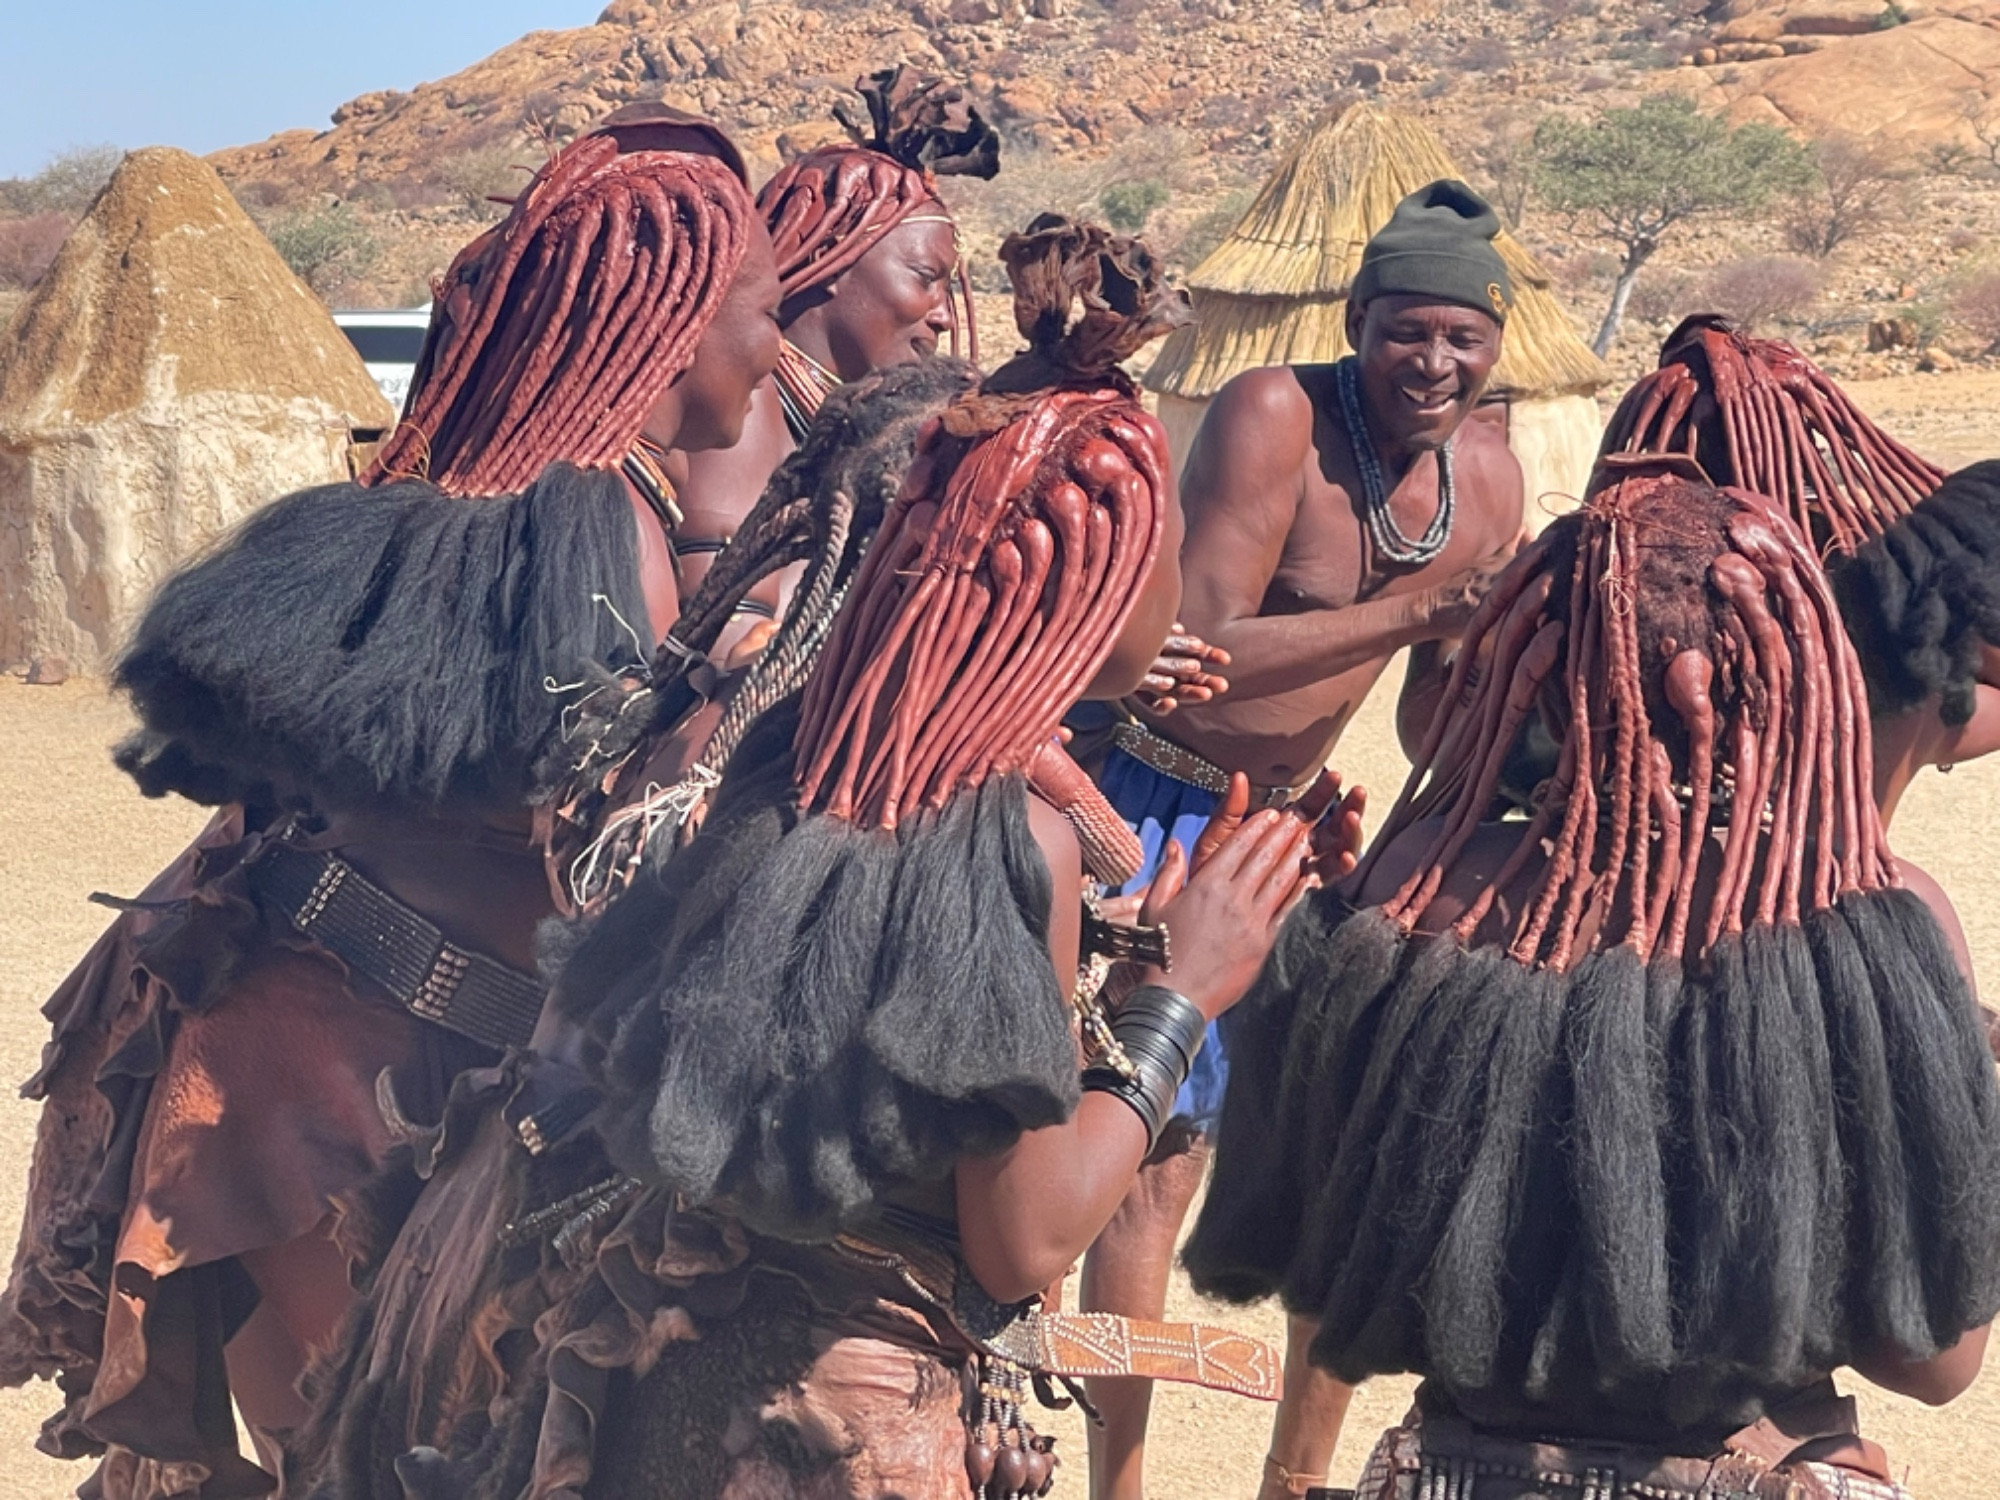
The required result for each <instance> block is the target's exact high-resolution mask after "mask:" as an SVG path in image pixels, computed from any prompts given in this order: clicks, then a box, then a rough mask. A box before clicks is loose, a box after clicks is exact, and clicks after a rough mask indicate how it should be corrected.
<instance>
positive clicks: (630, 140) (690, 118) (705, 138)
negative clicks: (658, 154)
mask: <svg viewBox="0 0 2000 1500" xmlns="http://www.w3.org/2000/svg"><path fill="white" fill-rule="evenodd" d="M588 133H589V134H591V135H608V136H610V137H611V138H612V140H614V141H616V142H617V143H618V150H619V151H620V153H621V154H622V153H624V152H627V151H687V152H691V153H693V154H694V155H696V156H713V157H715V158H716V159H717V160H718V161H720V162H721V163H722V164H723V165H724V166H725V167H727V168H729V170H730V171H732V172H734V173H735V174H736V176H737V178H738V180H739V181H741V182H742V184H743V185H744V186H745V187H748V186H750V172H749V169H748V168H747V167H746V166H745V165H744V163H743V153H742V152H741V151H738V150H737V149H736V143H735V142H734V141H732V140H730V138H729V137H728V135H727V134H725V133H724V131H723V129H722V127H721V126H720V125H718V124H716V123H715V122H714V121H713V120H708V119H704V118H702V117H701V116H700V115H696V114H689V113H688V112H687V111H686V110H684V109H676V108H675V107H674V106H673V105H671V104H666V103H663V102H661V101H659V100H652V99H647V100H641V101H640V102H638V103H636V104H627V105H623V106H621V107H620V108H618V109H614V110H613V111H611V113H610V114H608V115H606V116H605V117H604V118H603V119H601V120H599V121H598V122H597V124H596V125H594V126H592V127H591V129H590V131H589V132H588Z"/></svg>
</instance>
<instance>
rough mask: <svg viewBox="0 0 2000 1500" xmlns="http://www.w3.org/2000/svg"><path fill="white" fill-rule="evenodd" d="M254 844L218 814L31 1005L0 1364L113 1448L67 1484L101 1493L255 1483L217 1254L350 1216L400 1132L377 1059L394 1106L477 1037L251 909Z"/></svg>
mask: <svg viewBox="0 0 2000 1500" xmlns="http://www.w3.org/2000/svg"><path fill="white" fill-rule="evenodd" d="M260 841H261V837H260V833H259V831H257V830H254V829H251V830H246V829H245V827H244V818H243V814H242V811H241V810H240V809H225V810H224V811H222V812H221V813H219V814H218V815H217V816H216V818H215V820H214V821H213V822H212V823H211V824H210V825H209V827H208V828H207V829H206V830H205V831H204V832H203V833H202V835H201V836H200V838H198V839H197V840H196V841H195V843H194V844H193V845H192V846H190V848H189V849H188V850H187V851H186V852H185V853H184V854H183V855H182V856H181V857H180V858H179V859H177V860H176V861H175V862H174V863H173V864H172V865H171V866H169V867H168V869H166V870H165V871H163V872H162V873H161V874H160V876H159V877H158V878H156V879H155V880H154V882H153V883H152V885H151V886H149V887H148V888H147V890H146V891H145V893H144V894H143V895H142V897H141V898H140V900H139V902H138V903H135V905H134V907H133V908H132V909H129V910H126V911H124V912H122V913H121V914H120V915H119V917H118V918H117V920H116V921H114V922H113V923H112V925H111V927H110V929H109V930H108V931H106V933H105V934H104V936H103V937H102V938H100V939H99V940H98V942H97V944H96V945H95V946H93V948H92V949H91V951H90V953H89V954H88V955H87V956H86V957H85V959H84V961H83V962H82V963H81V964H79V965H78V966H77V968H76V970H75V971H74V972H72V974H71V975H70V977H69V978H68V980H66V981H65V982H64V984H63V986H62V988H61V989H59V990H58V991H57V992H56V994H55V995H54V996H53V997H52V998H51V999H50V1001H49V1002H48V1004H47V1005H46V1006H45V1007H44V1014H45V1015H46V1016H47V1017H48V1018H49V1020H50V1023H51V1027H52V1032H53V1035H52V1037H51V1040H50V1042H49V1044H48V1046H47V1048H46V1049H45V1052H44V1059H43V1066H42V1068H41V1070H40V1071H39V1072H38V1073H37V1074H36V1076H35V1078H34V1079H32V1080H30V1082H29V1085H28V1093H29V1095H30V1097H38V1098H40V1099H42V1101H43V1110H42V1117H41V1121H40V1124H39V1126H38V1129H37V1136H36V1146H35V1156H34V1165H33V1168H32V1175H31V1178H30V1182H29V1190H28V1206H27V1212H26V1214H25V1217H24V1220H23V1225H22V1233H21V1240H20V1244H19V1247H18V1248H17V1250H16V1254H15V1261H14V1270H13V1276H12V1280H11V1281H10V1283H9V1285H8V1287H7V1290H6V1293H5V1296H4V1301H0V1381H5V1382H6V1383H9V1384H18V1383H21V1382H23V1381H25V1380H27V1379H29V1378H31V1377H33V1376H37V1375H42V1376H53V1377H55V1378H56V1379H57V1380H58V1381H59V1383H60V1385H61V1388H62V1391H63V1395H64V1398H65V1402H64V1406H63V1409H62V1410H61V1411H60V1412H59V1413H57V1414H56V1415H55V1416H54V1417H52V1418H51V1419H50V1420H49V1422H48V1423H47V1424H45V1426H44V1429H43V1434H42V1437H41V1440H40V1444H39V1446H41V1447H42V1448H43V1450H44V1451H46V1452H50V1453H53V1454H55V1455H57V1456H59V1457H64V1458H76V1457H82V1456H85V1455H88V1454H92V1453H103V1452H107V1450H109V1456H108V1458H107V1461H106V1463H105V1464H104V1465H103V1467H102V1468H101V1469H100V1471H99V1473H98V1475H97V1476H96V1478H95V1479H94V1480H93V1481H92V1482H91V1484H90V1485H88V1486H87V1489H88V1490H89V1491H90V1492H91V1493H93V1494H102V1495H104V1496H107V1497H111V1500H127V1497H131V1500H147V1497H153V1496H170V1495H171V1496H179V1495H200V1496H203V1497H205V1500H233V1497H236V1496H248V1495H255V1494H261V1493H264V1492H266V1491H268V1490H269V1489H271V1488H272V1486H273V1484H274V1482H275V1481H274V1479H273V1477H272V1476H271V1475H270V1474H268V1473H266V1472H265V1471H264V1470H262V1469H260V1468H258V1467H257V1466H256V1465H254V1464H252V1463H250V1462H249V1461H248V1460H246V1459H244V1458H243V1457H242V1456H241V1455H240V1453H239V1450H238V1447H237V1440H236V1428H235V1422H234V1418H233V1415H232V1412H231V1409H230V1399H229V1384H228V1375H227V1371H226V1368H225V1365H224V1357H223V1350H224V1346H225V1344H226V1343H227V1341H228V1340H229V1338H230V1337H231V1336H232V1335H233V1334H234V1333H235V1332H236V1330H237V1329H238V1328H239V1327H240V1326H241V1325H242V1323H243V1321H244V1320H245V1319H246V1318H247V1317H248V1316H249V1314H250V1312H251V1311H252V1309H253V1308H254V1307H255V1305H256V1292H255V1288H254V1286H253V1284H252V1283H251V1282H250V1279H249V1277H248V1276H247V1275H246V1274H245V1272H244V1271H243V1269H242V1268H241V1266H240V1265H239V1264H238V1263H237V1257H239V1256H242V1255H244V1254H245V1253H246V1252H250V1251H254V1250H260V1249H266V1248H269V1247H274V1246H279V1245H284V1244H287V1243H289V1242H291V1241H294V1240H297V1239H299V1238H301V1237H302V1236H306V1235H309V1234H312V1233H314V1232H316V1231H318V1232H323V1233H324V1232H332V1233H334V1234H336V1236H338V1235H340V1234H341V1233H342V1232H343V1229H344V1228H345V1227H347V1226H344V1225H343V1223H342V1220H343V1213H344V1211H345V1209H346V1208H347V1206H348V1205H349V1204H350V1203H351V1201H352V1200H353V1198H354V1195H355V1194H356V1192H357V1190H358V1189H359V1188H360V1187H361V1185H362V1184H363V1183H364V1182H366V1181H367V1180H368V1179H369V1178H370V1177H371V1176H372V1175H373V1174H374V1173H375V1172H376V1171H377V1169H378V1168H380V1167H381V1166H382V1165H383V1164H384V1162H385V1161H386V1160H387V1159H388V1157H389V1154H390V1152H391V1150H392V1149H393V1148H394V1147H395V1146H396V1145H397V1140H396V1138H395V1137H394V1136H393V1135H392V1133H391V1131H390V1128H389V1126H388V1125H387V1124H386V1123H385V1121H384V1119H383V1117H382V1113H381V1111H380V1109H379V1108H378V1106H377V1102H376V1098H377V1095H376V1080H377V1077H378V1075H380V1074H381V1073H383V1072H384V1070H389V1071H390V1073H391V1076H392V1077H394V1078H395V1079H396V1080H397V1087H398V1097H399V1098H400V1099H401V1100H402V1101H403V1102H404V1103H405V1104H406V1105H407V1106H408V1107H409V1108H410V1109H411V1111H412V1113H413V1114H414V1113H416V1112H417V1111H419V1110H421V1109H422V1108H423V1107H424V1105H425V1103H426V1102H427V1101H428V1102H430V1103H431V1104H432V1105H433V1107H435V1106H436V1105H439V1104H441V1102H442V1098H443V1093H444V1086H445V1084H446V1083H447V1082H448V1080H449V1078H450V1077H451V1076H452V1074H453V1073H454V1072H456V1071H457V1070H458V1069H459V1068H460V1067H462V1066H464V1065H465V1064H466V1063H467V1062H468V1061H472V1060H475V1059H476V1058H477V1057H480V1056H490V1054H485V1053H480V1052H479V1051H478V1049H473V1048H470V1046H469V1044H465V1043H461V1042H459V1041H458V1040H457V1039H455V1038H452V1037H449V1036H447V1035H445V1034H444V1033H442V1032H439V1031H438V1030H437V1029H436V1028H434V1027H431V1026H429V1025H427V1024H426V1023H424V1022H421V1021H419V1020H417V1019H415V1018H414V1017H412V1016H410V1015H409V1014H408V1013H407V1012H405V1011H402V1010H401V1009H399V1008H396V1007H394V1006H393V1005H391V1004H390V1003H388V1002H387V1001H386V1000H384V999H381V998H376V997H373V996H371V995H366V994H362V993H359V992H357V990H355V989H353V988H350V986H349V982H348V976H347V975H346V973H345V971H344V970H343V969H342V967H341V965H340V964H339V963H338V962H337V961H335V960H334V959H333V958H332V957H331V956H330V955H328V954H326V953H325V952H324V951H323V950H321V949H318V948H317V947H315V946H313V945H312V944H310V943H307V942H305V941H304V940H302V939H300V938H299V937H298V935H297V934H296V933H295V932H293V931H292V930H291V929H290V928H289V927H279V926H274V925H273V924H272V923H270V922H268V921H266V920H265V918H264V917H263V916H262V915H261V914H260V913H259V911H258V909H257V907H256V906H255V904H254V903H253V902H252V901H251V900H250V899H249V897H248V894H247V890H246V888H245V885H244V882H243V879H242V873H241V865H242V862H243V860H244V859H245V858H247V857H248V856H249V855H251V854H253V853H254V852H255V850H256V848H257V847H258V845H259V843H260ZM432 1117H433V1118H434V1116H432Z"/></svg>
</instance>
